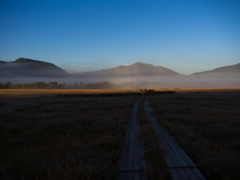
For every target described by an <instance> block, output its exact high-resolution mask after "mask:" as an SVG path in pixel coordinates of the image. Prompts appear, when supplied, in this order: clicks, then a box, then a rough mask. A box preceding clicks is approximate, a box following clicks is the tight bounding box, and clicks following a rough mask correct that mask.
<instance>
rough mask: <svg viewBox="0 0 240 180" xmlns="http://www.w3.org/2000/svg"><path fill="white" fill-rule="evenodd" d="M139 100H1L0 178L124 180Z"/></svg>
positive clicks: (130, 98)
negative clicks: (127, 141)
mask: <svg viewBox="0 0 240 180" xmlns="http://www.w3.org/2000/svg"><path fill="white" fill-rule="evenodd" d="M138 98H139V97H137V96H131V97H129V96H128V97H104V98H103V97H92V98H79V97H75V98H58V97H52V98H51V97H45V98H43V97H42V98H40V97H32V98H26V99H23V98H20V99H18V98H15V99H14V98H5V99H0V147H1V148H0V179H84V180H87V179H118V171H119V167H120V163H121V156H122V152H123V146H124V137H125V133H126V129H127V125H128V119H129V116H130V110H131V107H132V104H133V102H134V101H136V100H137V99H138Z"/></svg>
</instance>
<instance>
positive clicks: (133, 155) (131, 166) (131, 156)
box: [119, 100, 146, 180]
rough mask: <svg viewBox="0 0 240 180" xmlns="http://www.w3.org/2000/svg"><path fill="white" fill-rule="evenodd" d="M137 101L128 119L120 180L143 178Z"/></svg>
mask: <svg viewBox="0 0 240 180" xmlns="http://www.w3.org/2000/svg"><path fill="white" fill-rule="evenodd" d="M139 101H140V100H138V101H136V102H135V103H134V106H133V108H132V110H131V116H130V118H129V124H128V128H127V132H126V136H125V144H124V150H123V156H122V161H121V167H120V172H119V179H120V180H140V179H143V177H144V176H145V169H146V161H145V160H144V159H143V158H142V154H143V144H142V142H141V141H140V139H139V136H138V133H139V129H140V126H139V125H138V120H137V117H136V114H137V111H138V104H139Z"/></svg>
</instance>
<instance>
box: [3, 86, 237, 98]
mask: <svg viewBox="0 0 240 180" xmlns="http://www.w3.org/2000/svg"><path fill="white" fill-rule="evenodd" d="M238 90H239V89H237V88H222V89H214V88H204V89H200V88H191V89H189V88H181V89H179V88H164V89H155V91H176V92H196V91H204V92H219V91H238ZM138 91H139V90H138V89H0V98H3V97H18V98H20V97H22V98H25V97H38V96H56V95H58V94H63V95H64V94H109V93H136V92H138Z"/></svg>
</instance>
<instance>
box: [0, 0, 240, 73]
mask: <svg viewBox="0 0 240 180" xmlns="http://www.w3.org/2000/svg"><path fill="white" fill-rule="evenodd" d="M20 57H25V58H31V59H35V60H41V61H46V62H51V63H53V64H55V65H57V66H59V67H62V68H63V69H65V70H67V71H68V72H86V71H95V70H100V69H106V68H112V67H116V66H119V65H125V66H127V65H131V64H133V63H135V62H143V63H149V64H153V65H155V66H163V67H166V68H169V69H172V70H174V71H176V72H178V73H181V74H186V75H188V74H191V73H194V72H199V71H204V70H211V69H214V68H217V67H220V66H226V65H233V64H237V63H240V0H188V1H187V0H155V1H152V0H135V1H134V0H111V1H110V0H82V1H81V0H76V1H75V0H70V1H69V0H0V60H3V61H14V60H16V59H17V58H20Z"/></svg>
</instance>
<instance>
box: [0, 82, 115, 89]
mask: <svg viewBox="0 0 240 180" xmlns="http://www.w3.org/2000/svg"><path fill="white" fill-rule="evenodd" d="M113 88H116V86H115V85H113V84H111V83H109V82H107V81H103V82H97V83H83V82H80V83H79V84H78V83H74V84H73V85H72V84H69V85H66V83H62V84H58V83H57V82H48V83H44V82H34V83H31V84H26V83H25V84H15V85H14V84H11V82H7V83H5V84H3V83H0V89H113Z"/></svg>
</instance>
